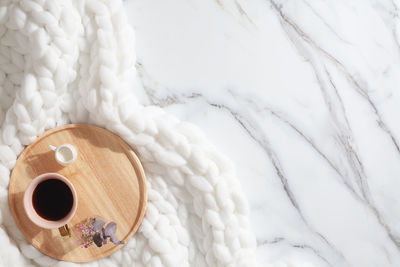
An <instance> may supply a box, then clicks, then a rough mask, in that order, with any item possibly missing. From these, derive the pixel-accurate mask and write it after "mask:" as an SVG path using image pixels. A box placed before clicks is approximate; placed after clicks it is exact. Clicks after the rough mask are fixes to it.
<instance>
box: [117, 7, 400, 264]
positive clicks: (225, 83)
mask: <svg viewBox="0 0 400 267" xmlns="http://www.w3.org/2000/svg"><path fill="white" fill-rule="evenodd" d="M124 5H125V7H126V11H127V13H128V15H129V22H130V23H131V24H132V25H133V26H134V27H135V29H136V51H137V68H138V74H139V78H140V79H139V81H138V83H139V86H137V87H135V89H134V90H135V91H136V94H137V96H138V98H139V99H140V100H141V101H142V102H143V103H144V104H155V105H158V106H161V107H164V108H165V109H166V110H168V111H169V112H171V113H173V114H175V115H176V116H177V117H179V118H180V119H182V120H186V121H190V122H193V123H196V124H198V125H199V126H200V127H201V128H202V129H203V130H204V131H205V133H206V134H207V135H208V137H209V138H210V139H211V140H212V141H213V142H214V144H215V145H216V146H217V147H219V149H220V150H222V151H223V152H224V153H225V154H227V155H228V156H229V157H230V158H231V159H232V160H233V161H234V163H235V164H236V167H237V173H238V176H239V178H240V181H241V183H242V185H243V190H244V192H245V194H246V196H247V198H248V201H249V204H250V208H251V218H250V219H251V223H252V227H253V229H254V231H255V233H256V236H257V242H258V250H257V254H258V256H259V258H260V261H261V262H279V261H298V262H309V263H312V264H314V265H315V266H322V267H324V266H335V267H344V266H355V267H360V266H362V267H369V266H371V267H376V266H379V267H385V266H400V194H399V190H400V149H399V147H400V120H399V116H398V115H399V114H400V61H399V60H400V45H399V44H400V19H399V8H400V1H397V0H371V1H368V0H363V1H347V0H329V1H328V0H326V1H316V0H286V1H285V0H269V1H268V0H253V1H245V0H169V1H160V0H126V1H125V2H124Z"/></svg>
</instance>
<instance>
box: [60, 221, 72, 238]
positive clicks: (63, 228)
mask: <svg viewBox="0 0 400 267" xmlns="http://www.w3.org/2000/svg"><path fill="white" fill-rule="evenodd" d="M58 231H59V232H60V235H61V236H68V237H71V233H70V231H69V228H68V224H66V225H64V226H61V227H59V228H58Z"/></svg>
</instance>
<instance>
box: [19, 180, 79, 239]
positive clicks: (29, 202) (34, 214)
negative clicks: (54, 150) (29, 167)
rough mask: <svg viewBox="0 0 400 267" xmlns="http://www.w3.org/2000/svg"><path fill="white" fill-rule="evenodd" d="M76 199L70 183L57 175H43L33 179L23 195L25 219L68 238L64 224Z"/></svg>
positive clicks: (74, 206) (72, 213) (66, 222)
mask: <svg viewBox="0 0 400 267" xmlns="http://www.w3.org/2000/svg"><path fill="white" fill-rule="evenodd" d="M77 207H78V197H77V193H76V190H75V188H74V186H73V184H72V183H71V182H70V181H69V180H68V179H67V178H65V177H64V176H62V175H61V174H58V173H44V174H41V175H39V176H37V177H36V178H34V179H33V180H32V181H31V182H30V184H29V185H28V187H27V188H26V190H25V193H24V209H25V212H26V215H27V216H28V218H29V219H30V220H31V221H32V222H33V223H34V224H36V225H37V226H39V227H41V228H45V229H57V228H58V229H59V231H60V234H61V235H62V236H70V232H69V229H68V225H67V224H68V222H69V221H70V220H71V219H72V218H73V217H74V215H75V212H76V209H77Z"/></svg>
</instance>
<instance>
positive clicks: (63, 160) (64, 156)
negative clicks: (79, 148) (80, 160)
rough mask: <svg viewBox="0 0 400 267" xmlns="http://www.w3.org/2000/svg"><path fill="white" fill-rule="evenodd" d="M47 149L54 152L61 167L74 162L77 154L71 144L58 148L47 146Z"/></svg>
mask: <svg viewBox="0 0 400 267" xmlns="http://www.w3.org/2000/svg"><path fill="white" fill-rule="evenodd" d="M49 148H50V149H51V150H53V151H54V152H55V158H56V161H57V162H58V163H59V164H61V165H63V166H67V165H69V164H71V163H72V162H74V161H75V160H76V156H77V152H76V149H75V147H74V146H73V145H71V144H63V145H61V146H59V147H55V146H52V145H49Z"/></svg>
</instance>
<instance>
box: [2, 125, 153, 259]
mask: <svg viewBox="0 0 400 267" xmlns="http://www.w3.org/2000/svg"><path fill="white" fill-rule="evenodd" d="M64 143H69V144H73V145H74V146H75V147H76V149H77V151H78V157H77V159H76V161H75V162H74V163H72V164H70V165H68V166H66V167H64V166H62V165H60V164H58V163H57V162H56V160H55V157H54V152H53V151H51V150H50V149H49V148H48V145H53V146H59V145H61V144H64ZM46 172H56V173H59V174H61V175H64V176H65V177H67V178H68V179H69V180H70V181H71V182H72V184H73V185H74V187H75V189H76V191H77V194H78V208H77V210H76V214H75V216H74V217H73V219H72V220H71V221H70V222H69V223H68V226H69V228H70V229H71V232H72V237H69V238H68V237H61V236H60V234H59V232H58V229H55V230H47V229H42V228H39V227H38V226H36V225H35V224H33V223H32V222H31V221H30V220H29V218H28V217H27V215H26V214H25V211H24V208H23V195H24V191H25V189H26V187H27V186H28V184H29V182H30V181H31V180H32V179H33V178H35V177H36V176H38V175H39V174H42V173H46ZM8 191H9V204H10V209H11V213H12V214H13V216H14V218H15V221H16V223H17V225H18V227H19V229H20V230H21V232H22V233H23V235H24V236H25V238H26V239H27V240H28V241H29V242H30V243H31V244H32V245H33V246H35V247H36V248H37V249H39V250H40V251H41V252H42V253H44V254H46V255H48V256H50V257H53V258H55V259H58V260H63V261H71V262H88V261H93V260H97V259H100V258H103V257H106V256H108V255H110V254H111V253H113V252H114V251H116V250H118V249H119V248H121V247H122V245H114V244H113V243H111V242H107V244H106V245H103V246H102V247H100V248H99V247H97V246H96V245H94V244H93V245H91V246H89V247H88V248H83V247H82V246H81V245H80V244H79V243H78V237H77V235H76V234H74V232H75V229H74V226H76V225H79V224H80V223H81V222H83V221H85V220H86V219H88V218H90V217H93V216H96V217H100V218H102V219H103V220H105V221H106V223H108V222H109V221H114V222H116V223H117V237H118V238H119V239H120V240H122V241H125V243H126V242H128V240H129V238H131V237H132V235H133V234H134V233H135V232H136V231H137V229H138V227H139V225H140V224H141V222H142V219H143V217H144V213H145V209H146V201H147V191H146V182H145V175H144V172H143V168H142V165H141V164H140V161H139V159H138V158H137V156H136V155H135V153H134V152H133V150H132V148H131V147H130V146H129V145H128V144H126V143H125V142H124V141H123V140H122V139H121V138H120V137H119V136H117V135H115V134H113V133H111V132H109V131H107V130H105V129H103V128H100V127H96V126H92V125H86V124H69V125H65V126H61V127H58V128H55V129H52V130H49V131H47V132H45V133H44V134H43V135H41V136H40V137H39V138H38V139H37V140H36V141H35V142H34V143H32V144H31V145H29V146H28V147H27V148H26V149H25V150H24V151H23V152H22V153H21V155H20V156H19V158H18V160H17V163H16V165H15V167H14V169H13V171H12V174H11V180H10V185H9V189H8Z"/></svg>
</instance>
